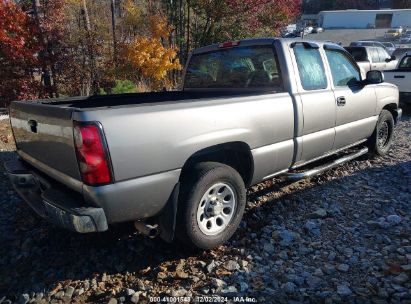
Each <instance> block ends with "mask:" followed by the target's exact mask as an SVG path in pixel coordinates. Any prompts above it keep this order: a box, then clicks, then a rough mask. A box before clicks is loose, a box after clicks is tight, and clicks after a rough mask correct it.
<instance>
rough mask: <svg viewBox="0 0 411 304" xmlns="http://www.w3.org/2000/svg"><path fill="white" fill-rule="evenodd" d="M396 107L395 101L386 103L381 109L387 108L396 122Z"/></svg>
mask: <svg viewBox="0 0 411 304" xmlns="http://www.w3.org/2000/svg"><path fill="white" fill-rule="evenodd" d="M397 109H398V105H397V104H396V103H389V104H386V105H385V106H384V107H383V108H382V110H387V111H389V112H390V113H391V114H392V116H393V117H394V121H395V122H397V119H398V112H397Z"/></svg>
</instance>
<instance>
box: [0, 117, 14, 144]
mask: <svg viewBox="0 0 411 304" xmlns="http://www.w3.org/2000/svg"><path fill="white" fill-rule="evenodd" d="M15 149H16V146H15V145H14V139H13V135H12V133H11V127H10V123H9V121H8V120H7V119H5V120H0V151H14V150H15Z"/></svg>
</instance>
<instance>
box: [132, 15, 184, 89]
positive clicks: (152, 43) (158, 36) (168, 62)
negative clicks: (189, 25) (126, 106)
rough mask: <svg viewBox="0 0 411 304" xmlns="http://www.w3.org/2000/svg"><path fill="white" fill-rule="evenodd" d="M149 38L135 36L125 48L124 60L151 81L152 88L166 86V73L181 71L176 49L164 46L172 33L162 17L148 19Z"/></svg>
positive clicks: (156, 16)
mask: <svg viewBox="0 0 411 304" xmlns="http://www.w3.org/2000/svg"><path fill="white" fill-rule="evenodd" d="M149 31H150V33H149V36H143V35H140V36H137V37H136V38H135V39H134V41H133V42H132V43H130V44H129V45H127V47H126V60H127V61H128V62H129V63H130V65H131V66H132V68H134V69H136V70H138V71H139V72H140V74H141V75H142V76H143V77H145V78H148V79H150V80H151V81H152V84H153V87H157V88H158V87H161V86H163V85H165V86H167V73H168V72H169V71H172V70H181V68H182V67H181V64H180V62H179V60H178V59H177V58H176V57H177V48H175V47H173V46H165V45H164V44H163V43H162V41H167V40H168V37H169V35H170V33H171V31H172V28H171V27H170V26H169V24H168V22H167V19H166V18H165V17H163V16H158V15H155V16H150V17H149Z"/></svg>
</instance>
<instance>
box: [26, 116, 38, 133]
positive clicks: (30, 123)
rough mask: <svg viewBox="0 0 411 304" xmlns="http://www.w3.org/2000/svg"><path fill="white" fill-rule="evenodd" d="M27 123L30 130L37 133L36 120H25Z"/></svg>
mask: <svg viewBox="0 0 411 304" xmlns="http://www.w3.org/2000/svg"><path fill="white" fill-rule="evenodd" d="M27 124H28V125H29V127H30V130H31V132H33V133H37V121H35V120H34V119H30V120H29V121H27Z"/></svg>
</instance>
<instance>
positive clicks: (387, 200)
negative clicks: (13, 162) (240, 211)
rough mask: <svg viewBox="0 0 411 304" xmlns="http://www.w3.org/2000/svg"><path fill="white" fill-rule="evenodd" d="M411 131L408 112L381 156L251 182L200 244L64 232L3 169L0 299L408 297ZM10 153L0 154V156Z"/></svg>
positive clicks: (351, 300) (283, 300)
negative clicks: (217, 242) (234, 222)
mask: <svg viewBox="0 0 411 304" xmlns="http://www.w3.org/2000/svg"><path fill="white" fill-rule="evenodd" d="M410 138H411V116H410V112H409V113H408V115H406V116H405V117H404V120H403V121H402V122H401V123H400V125H399V126H398V128H397V130H396V141H395V146H394V148H393V149H392V150H391V152H390V153H389V155H387V156H386V157H384V158H377V159H373V160H368V159H366V158H362V159H358V160H356V161H352V162H350V163H348V164H345V165H343V166H341V167H338V168H336V169H334V170H331V171H328V172H327V173H325V174H322V175H320V176H317V177H315V178H311V179H307V180H303V181H299V182H296V183H291V184H290V183H287V182H284V181H282V180H281V179H277V180H273V181H268V182H266V183H264V184H259V185H257V186H254V187H252V188H251V189H249V193H248V203H247V205H248V206H247V210H246V214H245V218H244V220H243V222H242V224H241V227H240V229H239V230H238V232H237V233H236V234H235V236H234V237H233V238H232V240H231V241H230V242H229V243H228V244H227V245H225V246H221V247H219V248H218V249H216V250H212V251H207V252H201V253H189V252H188V251H187V250H185V248H183V247H180V246H179V245H169V244H165V243H163V242H162V241H160V240H149V239H145V238H143V237H141V236H138V235H135V234H132V233H129V234H126V233H125V232H124V229H118V230H121V231H116V233H112V234H110V235H77V234H72V233H70V232H67V231H63V230H60V229H58V228H56V227H54V226H52V225H50V224H48V223H46V222H44V221H42V220H40V219H38V218H37V217H36V216H35V215H34V214H33V212H32V211H31V210H30V208H29V207H28V206H27V205H26V204H24V203H23V202H22V201H21V199H20V198H18V197H17V196H16V194H15V193H14V191H13V190H12V189H11V186H10V183H9V182H8V180H7V178H6V176H5V175H4V172H3V168H2V166H0V193H1V196H0V304H3V303H10V302H18V303H28V302H29V301H30V302H32V303H33V302H37V303H46V302H50V301H51V302H52V303H63V302H70V301H72V302H74V303H84V302H97V303H110V304H116V303H122V302H124V303H145V302H150V300H156V301H152V302H159V301H157V300H158V299H150V297H153V296H161V297H163V296H164V298H160V300H163V301H162V302H167V300H169V301H170V302H172V300H173V299H172V298H169V299H167V298H166V297H167V296H185V297H190V296H192V297H195V296H210V295H214V296H216V295H219V296H223V297H228V298H229V299H232V297H233V296H244V297H245V296H247V297H249V298H251V300H253V301H257V302H259V303H347V302H348V303H411V281H410V277H411V224H410V223H411V222H410V217H411V205H410V203H411V188H410V186H411V155H410V151H411V150H410V148H411V141H410ZM8 150H12V147H10V148H8ZM13 157H15V156H14V153H13V152H5V151H3V152H0V162H1V161H4V160H8V159H11V158H13ZM120 232H121V233H120ZM114 240H116V241H114ZM191 299H193V298H191ZM223 299H224V298H223ZM244 299H245V298H244ZM174 300H175V299H174ZM180 300H181V299H180ZM199 300H203V301H206V300H207V298H199ZM209 300H210V299H209V298H208V302H210V301H209ZM214 300H216V299H214Z"/></svg>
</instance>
